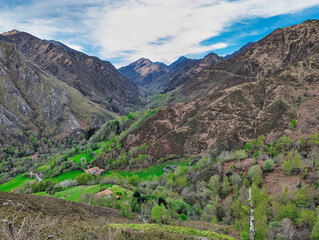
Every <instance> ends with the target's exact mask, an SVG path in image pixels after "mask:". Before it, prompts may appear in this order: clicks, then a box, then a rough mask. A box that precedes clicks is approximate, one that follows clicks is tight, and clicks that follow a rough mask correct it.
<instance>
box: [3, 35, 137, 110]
mask: <svg viewBox="0 0 319 240" xmlns="http://www.w3.org/2000/svg"><path fill="white" fill-rule="evenodd" d="M2 36H3V37H5V39H7V41H9V42H11V43H12V44H14V45H15V46H16V48H17V49H18V50H19V51H21V52H22V53H23V54H24V55H25V56H26V58H27V59H28V60H30V61H33V62H34V63H36V64H37V65H39V66H40V67H41V68H43V69H44V70H46V71H48V72H50V73H51V74H53V75H54V76H55V77H57V78H58V79H60V80H62V81H64V82H65V83H67V84H68V85H69V86H72V87H74V88H76V89H77V90H79V91H80V92H81V93H82V94H83V95H85V96H87V97H89V98H90V100H93V101H96V102H101V101H102V100H103V101H105V100H107V101H108V102H110V103H112V101H114V102H116V103H117V104H120V105H122V106H123V105H131V104H135V103H137V102H138V101H139V98H138V91H137V86H136V85H135V84H134V83H133V82H131V81H130V80H129V79H127V78H125V77H123V76H122V75H121V74H120V73H119V72H118V71H117V70H116V69H115V67H114V66H113V65H112V64H111V63H110V62H107V61H102V60H100V59H98V58H97V57H90V56H87V55H86V54H84V53H81V52H78V51H75V50H73V49H70V48H68V47H67V46H65V45H63V44H61V43H59V42H55V41H45V40H41V39H39V38H37V37H35V36H32V35H31V34H28V33H25V32H19V31H16V30H13V31H10V32H7V33H4V34H2ZM118 108H121V107H119V106H116V105H115V106H114V107H113V109H111V110H114V111H116V112H120V111H121V109H118Z"/></svg>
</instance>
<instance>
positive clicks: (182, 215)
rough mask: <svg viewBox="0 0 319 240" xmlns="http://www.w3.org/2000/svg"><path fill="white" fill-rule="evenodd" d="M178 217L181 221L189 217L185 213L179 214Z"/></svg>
mask: <svg viewBox="0 0 319 240" xmlns="http://www.w3.org/2000/svg"><path fill="white" fill-rule="evenodd" d="M178 219H179V221H186V220H187V219H188V218H187V216H186V215H185V214H184V213H182V214H181V215H179V218H178Z"/></svg>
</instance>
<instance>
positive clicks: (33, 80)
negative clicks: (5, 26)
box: [0, 36, 116, 146]
mask: <svg viewBox="0 0 319 240" xmlns="http://www.w3.org/2000/svg"><path fill="white" fill-rule="evenodd" d="M10 42H11V41H9V40H8V39H7V37H3V36H1V38H0V89H1V90H0V131H1V134H0V146H6V145H9V144H12V143H14V144H17V143H18V142H21V143H27V142H28V141H29V137H30V136H29V135H30V134H32V135H34V136H35V135H37V134H39V133H40V132H43V131H45V133H46V134H47V135H48V136H65V135H67V134H69V133H71V132H72V131H73V130H75V129H88V128H90V127H93V126H97V125H101V124H102V123H103V122H104V121H105V120H108V119H114V118H115V117H116V115H115V114H114V113H111V112H110V111H108V110H106V109H105V108H104V107H101V106H100V105H98V104H97V103H94V102H92V101H90V100H89V99H87V98H85V97H84V96H83V94H81V93H80V92H79V91H77V90H76V89H74V88H72V87H70V86H69V85H67V84H66V83H64V82H62V81H60V80H59V79H58V78H56V77H55V76H54V75H52V74H50V73H49V72H47V71H45V70H43V69H41V68H40V67H39V66H37V65H35V64H34V63H33V62H32V61H30V60H29V59H27V58H26V57H25V56H24V55H22V54H21V53H19V52H18V51H17V50H16V47H15V45H13V44H12V43H10ZM57 68H58V66H57Z"/></svg>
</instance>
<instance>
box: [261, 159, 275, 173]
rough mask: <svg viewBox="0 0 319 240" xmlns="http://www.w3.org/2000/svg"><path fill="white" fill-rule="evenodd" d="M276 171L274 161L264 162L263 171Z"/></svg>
mask: <svg viewBox="0 0 319 240" xmlns="http://www.w3.org/2000/svg"><path fill="white" fill-rule="evenodd" d="M273 169H274V161H273V160H272V159H267V160H266V161H264V164H263V170H264V171H265V172H266V171H272V170H273Z"/></svg>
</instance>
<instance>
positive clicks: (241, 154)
mask: <svg viewBox="0 0 319 240" xmlns="http://www.w3.org/2000/svg"><path fill="white" fill-rule="evenodd" d="M247 157H248V155H247V153H246V151H245V150H238V151H236V152H235V153H234V158H235V159H239V160H241V159H244V158H247Z"/></svg>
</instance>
